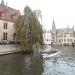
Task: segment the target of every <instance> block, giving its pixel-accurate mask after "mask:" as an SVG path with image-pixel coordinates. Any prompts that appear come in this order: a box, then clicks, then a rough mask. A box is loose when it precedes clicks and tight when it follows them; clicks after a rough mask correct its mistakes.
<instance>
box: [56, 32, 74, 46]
mask: <svg viewBox="0 0 75 75" xmlns="http://www.w3.org/2000/svg"><path fill="white" fill-rule="evenodd" d="M74 41H75V38H74V36H73V34H72V33H59V34H56V39H55V43H56V44H59V45H64V44H67V45H71V44H72V43H73V42H74Z"/></svg>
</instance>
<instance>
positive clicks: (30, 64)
mask: <svg viewBox="0 0 75 75" xmlns="http://www.w3.org/2000/svg"><path fill="white" fill-rule="evenodd" d="M42 72H43V65H42V59H41V58H40V57H39V56H36V57H34V56H33V55H31V56H28V57H27V56H26V58H25V68H24V74H25V75H42Z"/></svg>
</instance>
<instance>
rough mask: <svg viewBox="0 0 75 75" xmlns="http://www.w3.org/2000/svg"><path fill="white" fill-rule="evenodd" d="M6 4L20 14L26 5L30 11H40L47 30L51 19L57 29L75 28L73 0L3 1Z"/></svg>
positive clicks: (50, 24)
mask: <svg viewBox="0 0 75 75" xmlns="http://www.w3.org/2000/svg"><path fill="white" fill-rule="evenodd" d="M0 1H1V0H0ZM6 2H8V6H10V7H13V8H16V9H18V10H20V11H21V12H22V11H23V9H24V7H25V6H26V5H28V6H30V8H31V9H32V10H35V9H40V10H41V12H42V17H43V25H44V26H45V27H46V29H48V30H49V29H51V26H52V21H53V19H54V20H55V24H56V27H57V28H60V27H62V28H63V27H67V25H69V27H72V26H73V25H74V26H75V0H4V3H5V4H6Z"/></svg>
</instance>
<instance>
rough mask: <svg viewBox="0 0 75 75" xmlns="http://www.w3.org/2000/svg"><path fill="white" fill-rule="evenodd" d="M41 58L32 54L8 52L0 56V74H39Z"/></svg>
mask: <svg viewBox="0 0 75 75" xmlns="http://www.w3.org/2000/svg"><path fill="white" fill-rule="evenodd" d="M41 62H42V59H41V58H40V57H34V56H33V55H22V54H10V55H5V56H2V57H0V75H41V74H42V71H43V66H42V63H41Z"/></svg>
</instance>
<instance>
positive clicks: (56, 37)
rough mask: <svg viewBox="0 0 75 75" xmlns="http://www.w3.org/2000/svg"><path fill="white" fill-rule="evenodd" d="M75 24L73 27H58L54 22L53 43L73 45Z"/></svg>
mask: <svg viewBox="0 0 75 75" xmlns="http://www.w3.org/2000/svg"><path fill="white" fill-rule="evenodd" d="M74 35H75V31H74V26H73V27H72V28H69V26H67V28H61V29H56V26H55V22H54V20H53V24H52V44H53V45H72V43H75V36H74Z"/></svg>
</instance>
